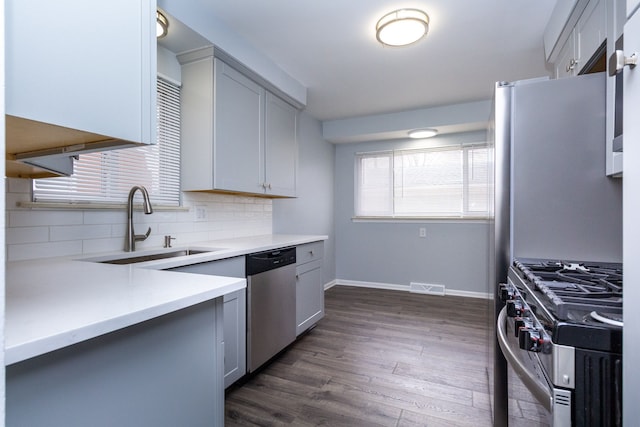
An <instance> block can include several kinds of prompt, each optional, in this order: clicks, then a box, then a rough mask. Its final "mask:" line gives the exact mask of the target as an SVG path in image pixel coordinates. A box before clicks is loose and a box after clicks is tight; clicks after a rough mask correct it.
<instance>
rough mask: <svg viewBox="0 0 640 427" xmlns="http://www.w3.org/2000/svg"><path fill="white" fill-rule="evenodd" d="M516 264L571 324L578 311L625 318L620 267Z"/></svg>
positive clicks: (616, 265) (544, 262) (559, 262)
mask: <svg viewBox="0 0 640 427" xmlns="http://www.w3.org/2000/svg"><path fill="white" fill-rule="evenodd" d="M514 264H515V266H516V267H517V268H518V269H520V271H521V272H522V273H523V274H524V276H525V277H526V279H527V280H528V281H529V282H530V283H532V284H533V285H534V286H535V289H536V290H537V291H539V292H541V293H542V294H544V295H545V296H546V298H547V299H548V301H549V305H550V307H548V308H549V309H552V310H553V311H554V312H555V315H556V316H557V317H558V318H560V319H562V320H568V319H569V318H570V316H571V312H572V311H575V310H579V311H595V312H608V313H614V314H620V315H621V314H622V267H621V265H619V264H596V263H574V262H565V261H536V262H521V261H518V260H516V261H515V262H514Z"/></svg>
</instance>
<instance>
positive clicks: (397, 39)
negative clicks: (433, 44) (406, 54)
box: [376, 9, 429, 46]
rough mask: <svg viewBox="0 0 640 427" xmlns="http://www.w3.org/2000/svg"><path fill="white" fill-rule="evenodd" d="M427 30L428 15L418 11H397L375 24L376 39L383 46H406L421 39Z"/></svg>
mask: <svg viewBox="0 0 640 427" xmlns="http://www.w3.org/2000/svg"><path fill="white" fill-rule="evenodd" d="M428 30H429V15H427V14H426V13H424V12H423V11H421V10H418V9H398V10H395V11H393V12H391V13H388V14H386V15H385V16H383V17H382V18H380V20H379V21H378V23H377V24H376V38H377V39H378V41H379V42H380V43H382V44H383V45H385V46H406V45H410V44H412V43H415V42H417V41H418V40H420V39H421V38H423V37H424V36H425V35H426V34H427V31H428Z"/></svg>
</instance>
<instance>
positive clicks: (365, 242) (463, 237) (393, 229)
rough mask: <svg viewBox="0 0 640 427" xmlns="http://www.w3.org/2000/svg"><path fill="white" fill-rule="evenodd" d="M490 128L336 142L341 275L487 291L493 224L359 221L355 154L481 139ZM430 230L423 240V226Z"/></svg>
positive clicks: (340, 277) (338, 269)
mask: <svg viewBox="0 0 640 427" xmlns="http://www.w3.org/2000/svg"><path fill="white" fill-rule="evenodd" d="M485 140H486V133H485V132H468V133H462V134H453V135H444V136H440V137H436V138H433V139H430V140H427V141H423V142H416V141H411V140H396V141H381V142H368V143H357V144H339V145H337V146H336V156H335V157H336V163H335V182H336V186H335V236H336V239H335V240H336V278H337V279H338V280H351V281H359V282H376V283H384V284H391V285H401V286H407V287H408V286H409V283H410V282H422V283H432V284H440V285H445V286H446V289H447V291H450V290H454V291H462V292H480V293H486V292H488V284H487V277H488V264H489V258H488V250H489V224H488V223H487V222H485V221H451V220H449V221H435V220H432V221H422V222H407V221H404V222H380V221H378V222H354V221H353V220H352V217H353V214H354V155H355V153H358V152H366V151H376V150H387V149H393V148H409V147H418V146H421V147H422V146H425V143H428V144H429V145H433V146H436V145H445V144H455V143H460V142H481V141H485ZM420 227H424V228H426V232H427V235H426V238H420V237H419V235H418V233H419V228H420Z"/></svg>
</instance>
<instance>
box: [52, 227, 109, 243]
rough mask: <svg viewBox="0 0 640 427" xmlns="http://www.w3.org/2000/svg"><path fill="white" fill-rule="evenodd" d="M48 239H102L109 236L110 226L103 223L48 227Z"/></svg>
mask: <svg viewBox="0 0 640 427" xmlns="http://www.w3.org/2000/svg"><path fill="white" fill-rule="evenodd" d="M49 230H50V233H49V239H50V240H51V241H52V242H56V241H63V240H85V239H103V238H108V237H111V226H110V225H108V224H103V225H65V226H53V227H49Z"/></svg>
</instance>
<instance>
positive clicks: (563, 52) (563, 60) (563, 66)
mask: <svg viewBox="0 0 640 427" xmlns="http://www.w3.org/2000/svg"><path fill="white" fill-rule="evenodd" d="M575 40H576V39H575V33H574V32H573V31H572V32H571V34H569V38H567V41H566V42H565V44H564V46H562V49H560V53H559V54H558V60H557V61H556V63H555V65H554V68H555V77H556V79H561V78H563V77H571V76H575V75H576V74H577V72H578V71H577V70H576V68H577V66H578V65H577V64H578V63H577V62H576V57H577V54H576V42H575Z"/></svg>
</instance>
